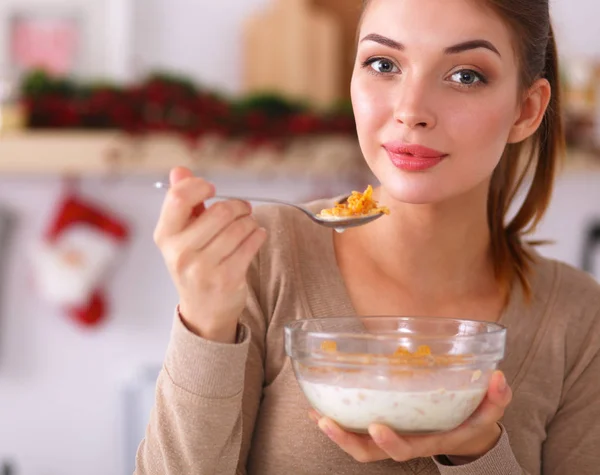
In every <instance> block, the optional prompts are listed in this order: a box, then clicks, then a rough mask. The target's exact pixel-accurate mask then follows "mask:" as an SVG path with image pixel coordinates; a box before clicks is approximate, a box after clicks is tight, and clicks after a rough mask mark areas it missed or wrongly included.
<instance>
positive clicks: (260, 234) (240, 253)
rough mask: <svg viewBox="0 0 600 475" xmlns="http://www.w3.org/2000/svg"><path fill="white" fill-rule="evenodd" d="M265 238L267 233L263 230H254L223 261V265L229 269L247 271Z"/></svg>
mask: <svg viewBox="0 0 600 475" xmlns="http://www.w3.org/2000/svg"><path fill="white" fill-rule="evenodd" d="M266 238H267V231H266V230H265V229H264V228H257V229H255V230H254V231H253V232H252V233H251V234H250V235H249V236H248V237H247V238H246V239H245V240H244V241H243V242H242V243H241V244H240V245H239V247H238V248H237V249H236V250H235V252H234V253H233V254H232V255H231V256H229V257H228V258H226V259H225V260H224V261H223V265H225V266H227V267H228V268H231V269H248V267H250V264H251V263H252V259H254V256H255V255H256V253H257V252H258V250H259V249H260V248H261V246H262V245H263V244H264V242H265V241H266Z"/></svg>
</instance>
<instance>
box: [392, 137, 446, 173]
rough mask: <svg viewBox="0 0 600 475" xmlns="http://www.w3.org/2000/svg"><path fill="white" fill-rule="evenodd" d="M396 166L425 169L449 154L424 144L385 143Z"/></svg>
mask: <svg viewBox="0 0 600 475" xmlns="http://www.w3.org/2000/svg"><path fill="white" fill-rule="evenodd" d="M383 148H384V149H385V150H386V151H387V153H388V155H389V157H390V160H391V161H392V163H393V164H394V166H395V167H397V168H399V169H401V170H405V171H424V170H428V169H430V168H433V167H435V166H436V165H437V164H438V163H440V162H441V161H442V160H443V159H444V158H446V157H447V156H448V154H446V153H443V152H439V151H438V150H434V149H432V148H428V147H424V146H422V145H413V144H407V143H403V142H388V143H386V144H383Z"/></svg>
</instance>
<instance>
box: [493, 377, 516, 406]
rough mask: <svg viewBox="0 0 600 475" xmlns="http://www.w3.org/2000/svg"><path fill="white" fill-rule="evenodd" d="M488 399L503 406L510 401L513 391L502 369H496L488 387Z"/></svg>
mask: <svg viewBox="0 0 600 475" xmlns="http://www.w3.org/2000/svg"><path fill="white" fill-rule="evenodd" d="M488 399H490V400H491V401H492V402H493V403H494V404H496V405H497V406H500V407H502V408H504V407H506V406H508V404H509V403H510V400H511V399H512V391H511V389H510V387H509V386H508V383H507V382H506V376H504V373H503V372H502V371H494V374H493V375H492V378H491V381H490V385H489V389H488Z"/></svg>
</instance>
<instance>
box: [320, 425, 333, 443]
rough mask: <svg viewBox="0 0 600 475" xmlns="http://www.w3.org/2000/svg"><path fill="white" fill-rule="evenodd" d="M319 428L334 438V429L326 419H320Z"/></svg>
mask: <svg viewBox="0 0 600 475" xmlns="http://www.w3.org/2000/svg"><path fill="white" fill-rule="evenodd" d="M319 428H320V429H321V430H322V431H323V432H324V433H325V435H326V436H327V437H329V438H330V439H333V430H332V428H331V426H330V425H329V424H327V422H325V421H322V420H321V421H319Z"/></svg>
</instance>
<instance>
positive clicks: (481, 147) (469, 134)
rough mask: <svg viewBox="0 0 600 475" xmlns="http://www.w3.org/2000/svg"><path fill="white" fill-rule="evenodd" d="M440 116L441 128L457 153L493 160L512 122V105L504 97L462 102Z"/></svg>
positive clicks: (496, 158)
mask: <svg viewBox="0 0 600 475" xmlns="http://www.w3.org/2000/svg"><path fill="white" fill-rule="evenodd" d="M444 116H445V119H446V120H445V127H444V128H445V130H446V131H447V133H448V135H450V136H451V137H452V141H453V142H454V143H455V144H456V145H458V146H459V147H458V148H461V149H462V150H461V152H465V154H466V155H471V154H473V153H475V154H479V156H480V159H482V158H484V157H485V158H487V159H489V161H491V162H496V163H497V162H498V160H499V159H500V155H501V154H502V151H503V150H504V147H505V146H506V142H507V140H508V136H509V134H510V131H511V128H512V125H513V123H514V119H515V106H514V104H511V103H510V101H507V100H506V99H505V97H504V98H503V97H500V98H498V99H496V98H488V100H477V101H472V102H471V103H470V104H469V103H467V102H466V101H465V103H463V105H462V106H459V107H453V108H452V111H448V113H447V114H445V115H444ZM486 161H487V160H486Z"/></svg>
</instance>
